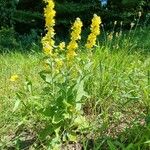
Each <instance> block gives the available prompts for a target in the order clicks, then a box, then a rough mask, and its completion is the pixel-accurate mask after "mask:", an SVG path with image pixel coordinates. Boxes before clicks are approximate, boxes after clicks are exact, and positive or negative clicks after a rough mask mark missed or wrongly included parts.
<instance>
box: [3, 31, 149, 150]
mask: <svg viewBox="0 0 150 150" xmlns="http://www.w3.org/2000/svg"><path fill="white" fill-rule="evenodd" d="M146 32H147V30H144V31H143V35H145V33H146ZM138 34H139V33H138ZM135 37H136V38H135V39H134V40H133V41H132V42H131V44H132V45H130V44H129V41H128V42H127V44H128V45H127V44H124V40H125V39H121V42H122V43H123V44H124V45H123V44H122V45H123V46H122V47H120V48H116V47H114V46H112V45H111V44H112V43H111V44H108V45H105V46H98V47H97V48H95V49H94V52H93V55H92V56H90V57H91V60H90V61H91V63H92V67H89V69H87V70H86V71H85V72H86V73H87V74H90V76H89V79H88V80H87V81H86V82H85V85H84V88H85V91H86V92H87V93H88V95H89V96H88V97H87V98H84V103H83V105H82V109H83V113H84V115H85V116H86V120H88V122H89V127H88V129H87V130H86V132H85V133H84V134H86V135H85V136H81V138H82V140H81V141H80V142H78V143H79V144H82V146H83V148H84V149H85V150H88V149H90V148H91V149H94V150H100V149H108V150H109V149H110V150H115V149H122V150H132V149H133V150H135V149H139V150H140V149H141V150H145V149H150V145H149V144H150V142H149V140H150V128H149V127H150V124H149V123H150V101H149V100H150V55H149V52H148V44H149V43H148V39H149V38H148V37H149V36H147V35H145V40H143V39H142V41H143V43H138V44H137V45H135V43H137V42H138V40H139V39H140V38H139V37H140V36H138V35H136V36H135ZM113 42H114V43H115V42H117V41H113ZM139 42H140V40H139ZM133 45H134V46H133ZM115 46H116V45H115ZM144 46H145V47H144ZM131 47H132V50H131V49H130V48H131ZM79 55H80V58H82V59H88V57H87V53H86V51H80V52H79ZM41 59H42V54H40V53H39V54H37V53H27V54H22V53H19V52H15V53H9V54H1V55H0V78H1V80H0V139H1V141H0V148H1V149H8V147H11V148H13V147H15V148H14V149H25V147H26V148H30V149H48V147H47V146H46V145H45V142H39V139H35V138H37V136H36V135H37V133H38V131H39V130H37V129H38V128H39V129H40V127H41V126H42V125H41V123H42V121H41V120H42V119H41V118H40V117H39V115H38V114H36V113H34V108H33V107H32V106H31V108H28V109H27V110H26V111H25V110H24V109H23V108H22V107H23V106H22V104H20V105H21V106H20V105H19V107H17V110H16V111H13V109H14V107H15V105H17V103H16V102H17V97H16V93H17V92H18V91H25V92H26V93H27V94H26V95H25V97H24V99H23V101H24V102H26V101H28V100H30V101H31V102H29V103H30V104H32V103H35V101H36V99H38V96H39V95H40V93H41V91H42V89H43V88H44V83H43V81H42V79H41V78H40V76H39V74H38V73H39V72H40V71H41V70H42V68H43V65H42V62H41ZM79 66H80V67H81V69H82V70H84V67H85V66H84V65H83V64H82V65H79ZM13 74H17V75H18V76H19V79H18V80H17V81H15V82H11V81H10V77H11V75H13ZM27 81H28V82H27ZM30 81H32V84H30ZM29 86H31V87H32V89H33V90H32V92H33V94H32V96H31V95H30V94H29V91H28V90H30V88H31V87H29ZM32 99H33V100H34V102H32ZM37 101H38V100H37ZM28 140H29V141H28ZM30 140H31V141H30ZM27 141H28V142H27ZM71 145H72V144H68V147H69V146H71ZM68 149H71V148H68ZM78 149H79V148H78Z"/></svg>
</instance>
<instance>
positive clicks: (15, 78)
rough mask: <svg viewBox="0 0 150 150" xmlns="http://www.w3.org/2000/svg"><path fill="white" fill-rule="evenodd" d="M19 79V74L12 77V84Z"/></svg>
mask: <svg viewBox="0 0 150 150" xmlns="http://www.w3.org/2000/svg"><path fill="white" fill-rule="evenodd" d="M18 79H19V76H18V75H17V74H15V75H12V76H11V77H10V81H12V82H14V81H16V80H18Z"/></svg>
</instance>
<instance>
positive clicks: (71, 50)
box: [67, 18, 83, 60]
mask: <svg viewBox="0 0 150 150" xmlns="http://www.w3.org/2000/svg"><path fill="white" fill-rule="evenodd" d="M82 26H83V24H82V21H81V20H80V18H77V19H76V20H75V22H74V24H73V26H72V27H71V29H72V32H71V41H70V42H69V44H68V46H67V59H68V60H72V59H73V58H74V56H76V52H75V50H76V49H77V48H78V43H77V41H78V40H80V39H81V31H82Z"/></svg>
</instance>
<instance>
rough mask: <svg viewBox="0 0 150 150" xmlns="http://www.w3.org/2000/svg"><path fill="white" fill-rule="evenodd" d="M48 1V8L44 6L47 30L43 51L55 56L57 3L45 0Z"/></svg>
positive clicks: (43, 40) (43, 41)
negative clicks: (55, 8)
mask: <svg viewBox="0 0 150 150" xmlns="http://www.w3.org/2000/svg"><path fill="white" fill-rule="evenodd" d="M43 1H44V2H45V3H47V5H46V8H44V17H45V27H46V30H47V33H46V35H45V36H44V37H43V39H42V41H41V42H42V45H43V51H44V53H45V54H46V55H50V56H53V48H54V45H55V41H54V35H55V31H54V26H55V19H54V18H55V15H56V11H55V10H54V7H55V4H54V1H53V0H43Z"/></svg>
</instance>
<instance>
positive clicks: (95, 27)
mask: <svg viewBox="0 0 150 150" xmlns="http://www.w3.org/2000/svg"><path fill="white" fill-rule="evenodd" d="M101 23H102V22H101V18H100V17H99V16H97V15H96V14H94V17H93V19H92V24H91V28H90V30H91V33H90V34H89V36H88V39H87V43H86V45H85V46H86V48H88V49H91V48H93V46H95V44H96V38H97V36H98V35H99V34H100V24H101Z"/></svg>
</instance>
